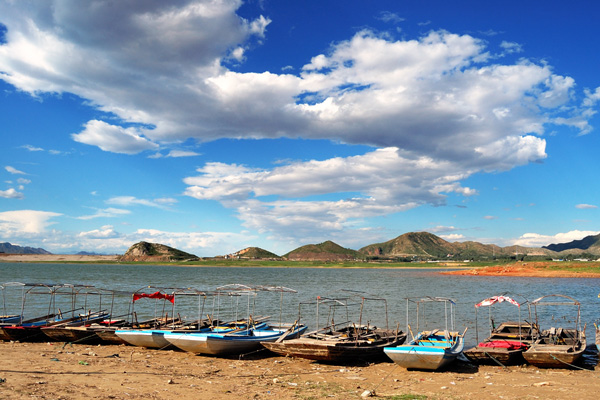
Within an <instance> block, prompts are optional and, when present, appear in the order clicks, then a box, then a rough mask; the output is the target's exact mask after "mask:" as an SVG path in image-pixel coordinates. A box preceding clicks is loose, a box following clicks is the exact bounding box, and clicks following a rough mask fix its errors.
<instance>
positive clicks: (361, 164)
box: [0, 0, 600, 233]
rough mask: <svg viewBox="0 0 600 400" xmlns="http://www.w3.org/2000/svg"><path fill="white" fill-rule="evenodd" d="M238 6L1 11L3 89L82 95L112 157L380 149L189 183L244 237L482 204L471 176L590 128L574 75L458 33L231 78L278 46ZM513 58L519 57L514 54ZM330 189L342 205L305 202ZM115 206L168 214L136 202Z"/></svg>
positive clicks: (9, 5) (85, 139) (91, 134)
mask: <svg viewBox="0 0 600 400" xmlns="http://www.w3.org/2000/svg"><path fill="white" fill-rule="evenodd" d="M240 6H241V2H240V1H239V0H215V1H202V0H181V1H179V2H177V3H164V2H155V1H147V2H134V3H130V2H116V3H115V2H112V1H109V0H98V1H95V2H93V3H89V2H81V1H77V0H62V1H47V2H4V3H0V16H1V17H0V22H1V23H2V24H4V25H6V27H7V29H6V32H5V33H4V38H5V43H3V44H2V46H0V71H2V74H1V75H0V79H3V80H5V81H6V82H8V83H10V84H12V85H14V86H15V87H17V88H18V89H20V90H23V91H25V92H29V93H31V94H32V95H37V94H39V93H47V92H50V93H63V92H68V93H74V94H76V95H77V96H80V97H81V98H83V99H86V100H87V101H88V103H89V104H90V105H92V106H94V107H96V108H97V109H98V110H100V111H103V112H106V113H109V115H110V117H111V119H110V121H111V122H110V123H109V122H106V121H100V120H90V121H88V122H87V123H86V124H85V126H84V127H83V129H82V130H81V131H80V132H77V133H73V134H72V138H73V140H75V141H77V142H80V143H84V144H88V145H92V146H97V147H99V148H100V149H102V150H104V151H108V152H115V153H122V154H137V153H140V152H143V151H153V152H157V151H158V150H159V149H160V148H161V147H162V146H164V145H167V144H170V143H181V142H182V141H185V140H187V139H190V138H191V139H195V140H196V141H199V142H202V141H210V140H215V139H219V138H239V139H241V138H278V137H290V138H297V137H303V138H306V139H328V140H334V141H339V142H342V143H347V144H362V145H369V146H373V147H374V148H378V149H379V150H375V151H373V152H370V153H367V154H364V155H362V156H356V157H348V158H332V159H330V160H322V161H310V162H304V163H294V164H290V165H286V166H280V167H276V168H273V169H271V170H265V169H259V170H257V169H253V168H252V166H240V165H233V164H222V163H209V164H206V165H205V166H203V167H202V168H200V169H199V171H198V172H199V175H198V176H195V177H188V178H186V179H185V183H186V184H187V185H188V188H187V189H186V192H185V193H186V194H187V195H189V196H192V197H195V198H198V199H209V200H217V201H220V202H222V203H223V204H224V205H225V206H227V207H230V208H233V209H235V210H236V211H237V212H238V215H239V216H240V218H242V220H243V221H244V223H245V224H246V225H247V226H249V227H254V228H257V229H259V230H261V229H262V230H267V231H270V232H277V233H279V232H282V231H283V228H284V227H285V226H286V225H289V222H287V221H291V220H293V221H296V222H297V224H298V225H299V226H300V225H302V221H305V220H309V221H314V222H315V223H316V224H317V225H316V226H317V227H318V229H323V230H326V229H330V230H335V229H339V228H340V227H341V226H345V225H347V224H349V223H351V222H352V221H353V220H354V219H355V218H359V217H364V216H375V215H385V214H386V213H392V212H397V211H399V210H405V209H409V208H412V207H416V206H418V205H421V204H426V203H430V204H436V205H439V204H443V203H444V198H445V197H444V196H445V193H451V192H452V193H457V194H460V195H463V196H471V195H475V194H477V191H476V189H472V188H466V187H463V186H462V185H461V183H460V182H461V180H463V179H464V178H466V177H468V176H471V175H472V174H473V173H476V172H491V171H503V170H509V169H511V168H513V167H515V166H519V165H524V164H527V163H530V162H535V161H538V160H542V159H544V158H545V157H546V141H545V140H544V139H543V138H541V137H540V136H541V135H543V134H544V133H545V132H546V130H547V129H549V127H550V126H551V125H552V124H557V125H566V126H571V127H573V128H575V129H578V130H579V131H580V132H581V133H588V132H589V131H590V130H591V127H590V125H589V122H588V121H589V119H590V118H591V117H592V116H593V115H594V113H595V111H594V110H593V106H594V105H595V104H596V102H597V101H598V98H600V95H599V93H600V91H599V89H596V91H591V90H588V91H586V92H585V94H586V97H585V100H584V101H583V102H582V103H581V104H580V105H579V106H578V105H575V104H573V103H574V88H575V82H574V80H573V79H572V78H571V77H568V76H561V75H558V74H556V73H554V71H553V69H552V67H551V66H550V65H548V64H545V63H534V62H532V61H529V60H527V59H525V58H523V59H521V60H520V61H518V62H516V63H505V64H501V63H499V62H498V58H495V57H493V56H492V55H491V54H490V50H489V49H487V48H486V43H485V42H484V41H483V40H480V39H478V38H476V37H473V36H471V35H459V34H454V33H451V32H447V31H432V32H429V33H427V34H425V35H423V36H421V37H418V38H415V39H406V40H405V39H402V40H396V39H394V38H393V36H392V35H391V34H389V33H386V34H382V35H378V34H376V33H374V32H372V31H369V30H363V31H360V32H358V33H356V34H355V35H354V36H353V37H351V38H348V39H347V40H342V41H339V42H337V43H333V44H332V45H331V46H330V47H329V49H327V51H324V52H323V53H322V54H315V55H314V57H312V58H311V59H310V60H306V64H305V65H304V66H302V68H300V69H299V72H298V73H297V74H292V73H291V72H289V73H286V72H283V73H274V72H267V71H264V72H261V71H257V72H253V73H242V72H235V71H233V70H231V69H229V68H228V67H227V65H228V63H229V62H243V61H244V59H247V58H249V57H252V52H251V51H249V49H251V48H252V44H253V41H255V42H257V43H258V42H260V41H261V40H262V39H263V38H265V37H268V26H269V24H270V22H271V20H270V19H269V18H268V16H263V15H255V16H253V17H252V18H249V19H245V18H242V17H240V16H239V15H238V14H237V13H236V12H237V10H238V8H239V7H240ZM380 17H381V18H384V19H386V20H387V21H390V22H399V21H400V20H401V18H399V17H398V16H397V15H395V14H391V13H383V14H381V15H380ZM501 48H502V49H503V51H504V52H505V53H507V52H514V53H516V52H519V51H522V48H521V47H520V46H519V45H518V44H515V43H508V42H504V43H502V45H501ZM286 71H288V69H286ZM294 71H295V70H294ZM156 154H160V153H156ZM191 155H193V154H190V153H178V152H177V151H173V152H171V153H168V156H169V157H178V156H191ZM15 171H16V170H15ZM9 172H10V171H9ZM11 173H13V172H11ZM14 173H17V172H14ZM331 194H335V195H336V197H337V199H336V200H331V201H317V202H313V201H310V200H308V197H309V196H318V195H331ZM344 194H347V196H345V198H344V197H343V195H344ZM265 196H276V197H278V200H275V201H272V200H269V201H266V200H264V197H265ZM109 204H117V205H133V204H140V205H146V206H153V207H154V206H159V205H161V203H160V202H157V201H156V200H144V199H136V198H128V197H120V198H113V199H111V200H110V202H109ZM162 205H164V203H162ZM317 212H322V213H324V214H323V215H325V217H323V218H322V221H321V222H319V221H316V219H315V218H314V217H313V215H316V213H317ZM261 218H263V221H269V223H270V224H271V225H270V227H269V226H268V225H267V222H264V223H261V222H260V219H261ZM306 226H308V224H306ZM303 229H304V228H303ZM303 229H299V230H298V232H302V231H303ZM289 231H292V230H290V229H289V226H288V232H289Z"/></svg>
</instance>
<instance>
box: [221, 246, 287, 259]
mask: <svg viewBox="0 0 600 400" xmlns="http://www.w3.org/2000/svg"><path fill="white" fill-rule="evenodd" d="M231 256H232V257H237V258H246V259H259V260H274V259H276V260H279V259H281V257H279V256H278V255H277V254H275V253H271V252H270V251H267V250H264V249H261V248H260V247H247V248H245V249H243V250H240V251H236V252H235V253H233V254H231Z"/></svg>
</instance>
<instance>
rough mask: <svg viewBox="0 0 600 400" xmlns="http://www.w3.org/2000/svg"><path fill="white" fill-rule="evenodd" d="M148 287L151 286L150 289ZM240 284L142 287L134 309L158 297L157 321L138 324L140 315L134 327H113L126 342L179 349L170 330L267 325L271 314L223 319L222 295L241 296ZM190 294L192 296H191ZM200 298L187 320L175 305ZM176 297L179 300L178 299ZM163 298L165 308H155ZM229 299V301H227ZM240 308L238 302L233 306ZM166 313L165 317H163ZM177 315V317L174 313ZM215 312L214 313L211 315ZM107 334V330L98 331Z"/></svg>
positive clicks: (228, 329)
mask: <svg viewBox="0 0 600 400" xmlns="http://www.w3.org/2000/svg"><path fill="white" fill-rule="evenodd" d="M148 289H149V290H148ZM240 290H241V289H240V288H235V289H232V288H228V290H225V289H222V290H218V291H198V290H195V289H189V288H158V287H153V286H148V287H143V288H141V289H139V290H137V291H136V292H134V293H133V294H132V302H131V309H132V310H134V306H135V304H136V302H137V301H138V300H140V299H144V298H147V299H154V300H155V317H154V319H153V320H151V321H154V324H153V325H151V326H148V323H145V324H141V325H140V324H138V323H137V318H136V321H135V323H134V324H133V325H132V326H131V327H119V328H117V329H115V330H114V335H115V336H116V337H117V338H118V340H121V341H123V342H125V343H127V344H130V345H133V346H139V347H146V348H154V349H176V347H175V346H174V345H172V344H171V343H170V342H169V341H167V340H166V339H165V337H164V335H165V334H167V333H176V334H179V335H181V334H183V333H201V332H207V333H208V332H215V333H224V332H231V331H241V330H244V329H248V327H249V326H253V327H254V329H262V328H266V326H267V325H266V323H265V322H264V321H265V320H267V319H268V318H269V317H260V316H259V317H256V318H253V319H252V318H250V319H245V318H239V315H237V314H238V313H237V312H236V313H233V314H235V315H234V316H233V317H232V318H235V319H233V320H231V321H229V322H222V320H221V317H222V316H223V315H222V314H223V313H225V312H227V311H226V310H225V311H224V310H223V309H222V308H224V307H227V306H228V304H222V299H223V298H236V300H237V299H238V297H240V296H241V294H240ZM190 298H191V299H192V300H190ZM194 298H197V299H198V308H197V309H198V316H197V319H195V320H192V321H186V320H184V319H182V318H181V317H180V316H179V315H180V313H179V312H178V310H177V309H176V308H175V305H176V304H178V303H179V302H180V300H182V301H183V302H186V300H187V305H188V306H191V305H192V304H193V301H194V300H193V299H194ZM208 298H211V299H214V300H215V301H214V302H213V310H212V313H211V314H207V318H202V317H201V316H202V315H204V310H205V307H206V300H207V299H208ZM176 300H177V301H176ZM160 302H162V306H161V307H160V308H162V311H161V313H160V314H158V312H157V311H156V310H157V309H158V308H159V307H157V305H158V304H160ZM168 303H170V306H169V308H170V315H171V316H172V317H171V318H169V310H167V308H166V306H167V304H168ZM224 303H227V302H224ZM234 307H235V308H236V309H237V305H236V306H234ZM132 314H133V315H134V316H136V315H137V314H136V313H135V311H133V313H132ZM161 315H163V316H164V317H160V316H161ZM175 315H177V317H174V316H175ZM211 315H212V317H211ZM100 335H107V333H106V331H104V332H103V333H101V334H99V336H100Z"/></svg>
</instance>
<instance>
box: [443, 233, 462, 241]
mask: <svg viewBox="0 0 600 400" xmlns="http://www.w3.org/2000/svg"><path fill="white" fill-rule="evenodd" d="M440 237H441V238H442V239H445V240H447V241H449V242H452V241H458V240H464V239H465V236H464V235H461V234H459V233H451V234H449V235H440Z"/></svg>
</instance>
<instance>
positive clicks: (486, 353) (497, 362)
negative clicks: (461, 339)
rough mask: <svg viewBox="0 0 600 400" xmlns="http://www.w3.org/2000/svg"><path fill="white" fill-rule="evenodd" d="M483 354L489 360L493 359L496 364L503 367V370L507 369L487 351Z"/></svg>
mask: <svg viewBox="0 0 600 400" xmlns="http://www.w3.org/2000/svg"><path fill="white" fill-rule="evenodd" d="M483 354H485V355H486V356H488V357H489V358H491V359H492V361H494V362H495V363H496V364H498V365H499V366H501V367H502V368H507V367H506V365H504V364H502V363H501V362H500V361H498V360H497V359H496V357H494V356H493V355H491V354H490V353H488V352H487V351H484V352H483Z"/></svg>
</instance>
